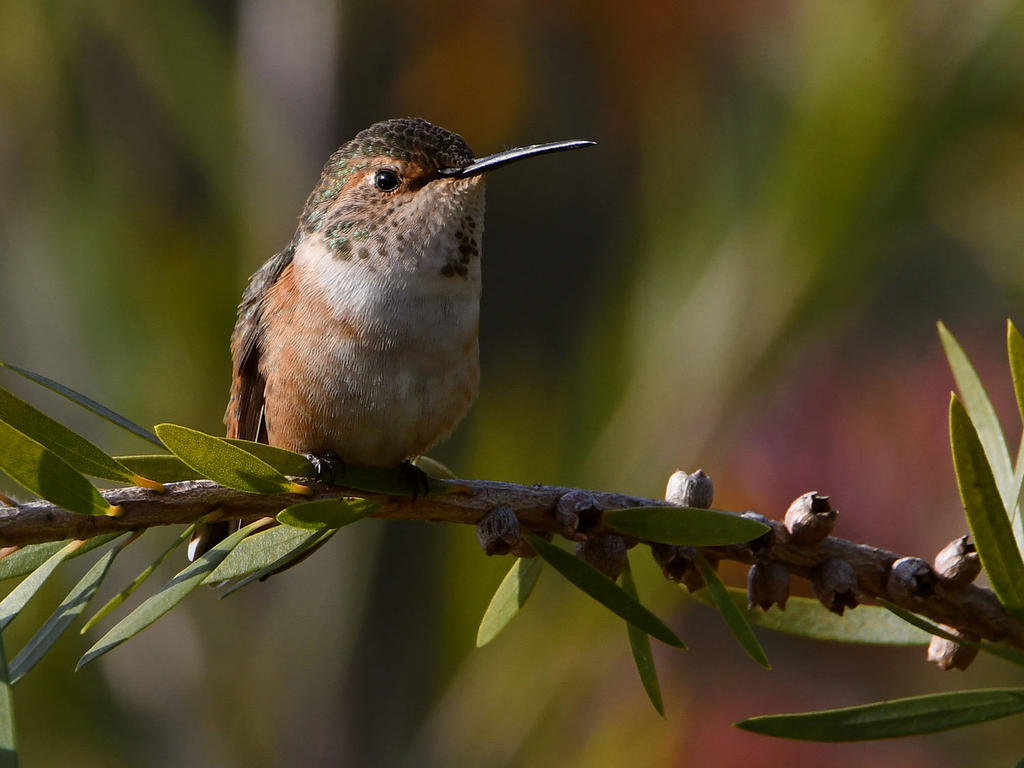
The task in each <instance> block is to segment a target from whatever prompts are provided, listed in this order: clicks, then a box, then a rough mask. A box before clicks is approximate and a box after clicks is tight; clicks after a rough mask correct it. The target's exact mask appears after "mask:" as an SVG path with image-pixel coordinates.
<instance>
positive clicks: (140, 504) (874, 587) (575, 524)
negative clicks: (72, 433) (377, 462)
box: [0, 480, 1024, 650]
mask: <svg viewBox="0 0 1024 768" xmlns="http://www.w3.org/2000/svg"><path fill="white" fill-rule="evenodd" d="M443 482H445V483H446V484H447V485H448V486H449V487H450V488H451V492H450V493H445V494H431V495H429V496H426V497H421V498H419V499H415V500H413V499H411V498H406V497H396V496H385V495H380V494H372V493H365V492H363V491H354V490H352V489H345V488H343V487H333V488H327V487H323V486H317V487H315V488H314V493H313V495H312V496H298V495H292V494H278V495H255V494H250V493H245V492H242V491H235V490H231V489H229V488H225V487H223V486H220V485H217V484H216V483H213V482H211V481H208V480H197V481H187V482H180V483H170V484H168V485H167V486H166V493H164V494H157V493H154V492H152V491H147V490H145V489H143V488H135V487H133V488H118V489H114V490H108V491H104V492H103V496H104V497H105V498H106V499H107V501H108V502H109V503H111V504H115V505H117V506H119V507H121V509H122V510H123V513H122V514H121V515H120V516H118V517H105V516H95V517H92V516H86V515H78V514H73V513H70V512H67V511H65V510H62V509H60V508H59V507H56V506H54V505H52V504H50V503H48V502H42V501H39V502H32V503H28V504H23V505H18V506H13V507H12V506H0V546H2V547H9V548H14V547H18V546H24V545H28V544H34V543H39V542H45V541H60V540H63V539H88V538H92V537H93V536H98V535H100V534H104V533H113V532H117V531H134V530H140V529H144V528H149V527H153V526H158V525H174V524H187V523H192V522H194V521H195V520H197V519H199V518H200V517H202V516H203V515H206V514H208V513H209V512H211V511H212V510H214V509H216V510H219V513H220V515H221V516H222V517H223V518H224V519H238V520H255V519H257V518H260V517H264V516H267V515H274V514H276V513H277V512H278V511H279V510H281V509H283V508H284V507H286V506H289V505H290V504H294V503H296V502H298V501H310V500H314V499H327V498H336V497H339V496H346V495H358V496H361V497H364V498H368V499H372V500H374V501H377V502H378V503H380V505H381V507H380V510H379V511H378V512H376V513H375V515H374V516H376V517H379V518H386V519H392V520H413V519H415V520H429V521H433V522H441V523H463V524H472V525H476V524H478V523H479V522H480V521H481V520H482V519H483V518H484V517H485V516H486V515H487V514H488V513H489V512H490V511H491V510H494V509H495V508H497V507H507V508H509V509H511V510H512V511H513V512H514V513H515V515H516V517H517V518H518V519H519V522H520V525H521V526H522V527H523V528H524V529H527V530H531V531H537V532H550V533H557V534H561V535H564V536H566V537H567V538H570V539H573V540H576V541H581V540H586V539H588V538H592V537H594V536H597V535H600V534H604V533H608V530H607V529H605V528H603V527H602V523H601V513H602V512H603V511H605V510H611V509H620V508H623V507H640V506H665V504H666V502H665V501H662V500H657V499H649V498H642V497H636V496H628V495H624V494H620V493H603V492H597V491H584V490H580V489H575V488H562V487H558V486H545V485H516V484H513V483H504V482H494V481H482V480H453V481H443ZM764 522H766V523H767V524H769V525H771V527H772V529H773V534H772V536H771V543H770V545H769V550H768V551H765V550H764V549H758V551H757V552H756V556H755V552H754V551H752V550H751V548H750V547H749V546H746V545H742V546H729V547H712V548H708V549H706V550H704V551H705V552H707V553H709V554H710V555H711V556H712V557H713V558H718V559H723V560H733V561H737V562H741V563H747V564H753V563H754V562H756V561H765V560H766V559H767V560H771V561H773V562H776V563H779V564H781V565H782V566H784V567H785V568H786V569H787V570H788V571H790V572H791V573H793V574H795V575H798V576H802V577H805V578H814V576H815V574H816V573H820V570H819V569H820V568H821V567H822V566H823V565H824V564H825V563H826V562H827V561H830V560H838V561H842V562H844V563H847V564H848V565H849V566H850V567H851V568H852V570H853V573H854V574H855V575H856V590H857V592H858V597H869V598H876V597H882V598H885V599H886V600H889V601H890V602H892V603H895V604H897V605H900V606H902V607H904V608H906V609H907V610H910V611H913V612H915V613H919V614H921V615H923V616H927V617H929V618H930V619H932V620H934V621H937V622H939V623H942V624H945V625H947V626H950V627H955V628H956V629H958V630H960V631H962V632H967V633H971V634H973V635H976V636H978V637H981V638H984V639H987V640H992V641H1001V640H1006V641H1007V642H1009V643H1010V644H1011V645H1013V646H1015V647H1017V648H1020V649H1022V650H1024V624H1021V623H1020V622H1018V621H1017V620H1015V619H1014V618H1013V617H1011V616H1010V615H1009V614H1008V613H1007V612H1006V611H1005V610H1004V609H1003V607H1002V605H1001V604H1000V603H999V600H998V598H997V597H996V595H995V594H994V593H993V592H992V591H991V590H990V589H987V588H985V587H979V586H976V585H973V584H968V585H963V586H953V585H952V584H951V583H947V582H945V581H943V580H942V579H938V578H931V579H924V580H922V581H921V582H920V583H919V585H918V587H917V588H916V589H912V590H909V591H908V590H907V587H906V583H902V584H901V583H898V582H899V580H898V579H895V578H893V577H892V573H893V569H892V566H893V564H894V563H896V562H897V561H898V560H900V559H901V558H902V556H901V555H898V554H896V553H894V552H889V551H887V550H884V549H878V548H876V547H872V546H868V545H866V544H857V543H854V542H852V541H848V540H846V539H841V538H838V537H834V536H828V537H826V538H824V539H822V540H821V541H820V542H817V543H815V544H812V545H800V544H797V543H794V542H793V541H791V540H790V538H791V537H790V535H789V532H788V531H787V529H786V527H785V526H784V525H783V524H782V523H781V522H779V521H775V520H766V521H764ZM630 543H631V544H632V543H634V542H630Z"/></svg>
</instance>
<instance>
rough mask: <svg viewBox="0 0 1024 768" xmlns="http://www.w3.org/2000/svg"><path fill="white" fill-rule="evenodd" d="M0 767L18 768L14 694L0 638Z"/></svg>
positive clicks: (5, 654)
mask: <svg viewBox="0 0 1024 768" xmlns="http://www.w3.org/2000/svg"><path fill="white" fill-rule="evenodd" d="M0 768H18V735H17V731H16V730H15V727H14V695H13V691H12V689H11V673H10V671H9V670H8V669H7V653H6V652H5V651H4V644H3V640H2V639H0Z"/></svg>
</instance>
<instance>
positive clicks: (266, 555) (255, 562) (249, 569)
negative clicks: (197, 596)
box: [206, 525, 309, 584]
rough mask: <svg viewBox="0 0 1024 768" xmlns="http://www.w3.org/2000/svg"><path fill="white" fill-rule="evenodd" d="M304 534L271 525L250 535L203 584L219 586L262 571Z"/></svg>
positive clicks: (296, 542) (289, 549) (288, 528)
mask: <svg viewBox="0 0 1024 768" xmlns="http://www.w3.org/2000/svg"><path fill="white" fill-rule="evenodd" d="M308 534H309V531H304V530H302V529H301V528H291V527H289V526H287V525H275V526H274V527H273V528H269V529H268V530H266V531H260V532H259V533H256V534H253V535H252V536H249V537H248V538H246V539H243V540H242V543H241V544H239V545H238V546H237V547H235V548H234V549H233V550H232V552H231V554H230V555H228V556H227V557H226V558H224V562H222V563H221V564H220V565H218V566H217V568H216V569H215V570H214V571H213V573H211V574H210V575H209V576H207V578H206V583H207V584H219V583H220V582H222V581H228V580H230V579H237V578H238V577H239V576H245V575H246V574H249V573H253V572H254V571H258V570H260V569H261V568H265V567H267V566H268V565H270V564H271V563H274V562H275V561H276V560H277V559H278V558H280V557H282V556H283V555H285V554H286V553H288V552H290V551H291V550H292V549H293V548H294V547H296V546H297V545H298V544H299V542H300V541H302V540H303V539H305V538H306V536H307V535H308Z"/></svg>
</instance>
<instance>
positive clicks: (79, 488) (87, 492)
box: [0, 421, 111, 515]
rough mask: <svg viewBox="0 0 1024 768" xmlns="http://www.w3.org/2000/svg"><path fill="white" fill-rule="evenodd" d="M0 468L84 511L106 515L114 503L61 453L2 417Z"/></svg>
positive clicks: (39, 493)
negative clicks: (19, 429)
mask: <svg viewBox="0 0 1024 768" xmlns="http://www.w3.org/2000/svg"><path fill="white" fill-rule="evenodd" d="M0 469H2V470H3V471H4V472H6V473H7V474H8V475H9V476H10V478H11V479H12V480H14V481H15V482H16V483H18V484H19V485H21V486H23V487H24V488H25V489H27V490H29V491H31V492H32V493H34V494H36V496H40V497H41V498H44V499H46V500H47V501H49V502H51V503H53V504H56V505H57V506H58V507H62V508H64V509H66V510H68V511H69V512H77V513H79V514H81V515H105V514H107V513H108V512H109V511H110V510H111V506H110V504H108V503H107V502H106V500H105V499H104V498H103V497H102V496H101V495H100V492H99V491H97V490H96V488H95V486H93V484H92V483H90V482H89V481H88V480H86V479H85V475H83V474H82V473H81V472H79V471H78V470H77V469H75V468H74V467H71V466H69V465H68V463H67V462H66V461H64V460H63V459H62V458H60V457H59V456H58V455H57V454H55V453H54V452H53V451H51V450H50V449H49V448H46V447H45V446H43V445H40V444H39V443H37V442H36V441H35V440H33V439H32V438H31V437H28V436H27V435H23V434H22V433H21V432H19V431H18V430H16V429H15V428H14V427H12V426H9V425H8V424H5V423H4V422H2V421H0Z"/></svg>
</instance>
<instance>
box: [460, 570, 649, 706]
mask: <svg viewBox="0 0 1024 768" xmlns="http://www.w3.org/2000/svg"><path fill="white" fill-rule="evenodd" d="M534 559H535V560H536V559H538V558H534ZM622 589H623V590H624V591H625V592H626V594H627V595H629V596H630V597H631V598H633V599H634V600H635V601H636V602H638V603H639V602H640V595H639V594H638V593H637V591H636V584H635V583H634V581H633V573H632V572H631V571H630V569H629V563H628V562H627V563H626V567H625V569H624V570H623V571H622ZM626 633H627V634H628V635H629V649H630V650H631V651H632V652H633V661H634V663H635V664H636V671H637V674H639V675H640V684H641V685H643V687H644V692H645V693H646V694H647V698H648V699H650V701H651V706H653V707H654V709H655V710H656V711H657V712H658V714H659V715H661V716H662V717H664V716H665V705H664V703H663V702H662V700H661V685H660V684H659V683H658V670H657V668H656V667H655V666H654V654H652V653H651V638H650V635H648V634H647V633H646V632H644V631H642V630H640V629H638V628H637V627H635V626H633V625H632V624H630V623H629V622H628V621H627V622H626ZM477 645H479V643H477Z"/></svg>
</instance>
